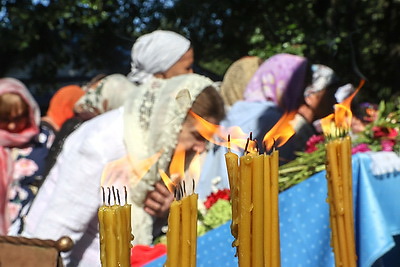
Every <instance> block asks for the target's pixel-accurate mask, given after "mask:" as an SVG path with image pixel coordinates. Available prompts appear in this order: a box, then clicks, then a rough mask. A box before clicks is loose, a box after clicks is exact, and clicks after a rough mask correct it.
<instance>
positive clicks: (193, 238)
mask: <svg viewBox="0 0 400 267" xmlns="http://www.w3.org/2000/svg"><path fill="white" fill-rule="evenodd" d="M198 198H199V195H198V194H191V195H190V196H189V200H190V215H191V217H190V219H191V222H190V228H191V229H190V230H191V235H190V266H192V267H194V266H196V255H197V200H198Z"/></svg>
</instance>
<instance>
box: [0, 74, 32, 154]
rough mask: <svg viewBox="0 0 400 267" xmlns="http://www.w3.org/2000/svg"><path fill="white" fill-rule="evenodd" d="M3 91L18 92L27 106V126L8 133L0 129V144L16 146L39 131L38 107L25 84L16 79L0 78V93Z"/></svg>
mask: <svg viewBox="0 0 400 267" xmlns="http://www.w3.org/2000/svg"><path fill="white" fill-rule="evenodd" d="M5 93H13V94H18V95H19V96H21V97H22V99H23V100H24V101H25V103H26V104H27V105H28V108H29V124H28V125H29V126H28V128H26V129H24V130H23V131H22V132H20V133H10V132H8V131H6V130H0V146H5V147H18V146H22V145H24V144H26V143H28V142H29V141H30V140H31V139H32V137H33V136H35V135H36V134H38V133H39V123H40V109H39V106H38V104H37V103H36V101H35V99H34V98H33V96H32V95H31V94H30V93H29V91H28V89H27V88H26V86H25V85H24V84H23V83H22V82H20V81H19V80H17V79H14V78H3V79H0V95H2V94H5Z"/></svg>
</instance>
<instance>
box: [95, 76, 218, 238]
mask: <svg viewBox="0 0 400 267" xmlns="http://www.w3.org/2000/svg"><path fill="white" fill-rule="evenodd" d="M212 84H213V82H212V81H211V80H210V79H208V78H206V77H204V76H201V75H198V74H185V75H180V76H176V77H173V78H171V79H165V80H164V79H154V80H151V81H150V82H148V83H145V84H144V85H143V86H142V87H139V88H138V90H137V91H136V92H135V97H132V98H129V99H128V100H127V102H125V105H124V142H125V145H126V147H127V151H128V156H127V157H125V158H122V159H119V160H117V161H114V162H111V163H109V164H107V166H106V167H105V170H104V172H103V178H104V181H110V180H112V179H113V178H112V177H115V176H117V177H118V179H117V180H119V181H121V180H125V181H126V180H129V182H130V185H129V187H130V194H129V195H130V198H131V203H132V218H133V219H132V231H133V234H134V236H135V240H134V241H133V242H134V243H136V244H150V243H151V242H152V238H153V237H152V226H153V220H152V218H151V216H150V215H149V214H147V213H146V212H145V211H144V210H143V201H144V199H145V197H146V194H147V192H149V191H151V190H153V189H154V187H153V185H154V184H155V183H156V182H157V181H159V180H160V177H159V174H158V170H159V169H161V170H164V171H166V172H167V168H168V167H169V164H170V161H171V158H172V154H173V152H174V150H175V147H176V145H177V142H178V135H179V132H180V131H181V129H182V124H183V122H184V120H185V118H186V115H187V113H188V110H189V108H190V107H191V106H192V104H193V102H194V100H195V99H196V98H197V96H198V95H199V94H200V93H201V92H202V91H203V89H205V88H206V87H208V86H210V85H212ZM155 155H158V158H157V162H156V163H155V164H154V165H153V166H152V167H151V169H150V170H149V171H148V172H147V173H146V174H144V176H143V177H141V179H140V181H139V182H138V178H140V177H138V172H140V171H138V170H137V166H139V165H140V163H139V162H140V161H143V160H146V159H150V158H151V157H154V156H155ZM127 166H128V167H127ZM129 166H130V167H129Z"/></svg>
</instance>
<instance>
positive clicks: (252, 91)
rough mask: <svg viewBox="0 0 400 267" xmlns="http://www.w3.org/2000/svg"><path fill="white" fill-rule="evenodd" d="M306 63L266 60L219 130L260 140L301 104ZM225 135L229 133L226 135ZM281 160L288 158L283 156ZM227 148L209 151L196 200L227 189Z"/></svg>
mask: <svg viewBox="0 0 400 267" xmlns="http://www.w3.org/2000/svg"><path fill="white" fill-rule="evenodd" d="M307 74H308V61H307V59H306V58H304V57H300V56H295V55H290V54H277V55H274V56H272V57H271V58H269V59H268V60H266V61H265V62H264V63H263V64H261V66H260V67H259V68H258V70H257V71H256V72H255V74H254V75H253V77H252V78H251V80H250V82H249V83H248V85H247V87H246V89H245V91H244V94H243V100H242V101H237V102H236V103H235V104H234V105H233V106H232V107H231V109H230V110H229V112H228V114H227V117H226V119H224V120H223V121H222V122H221V126H223V127H224V128H227V129H228V128H229V127H231V126H239V127H240V128H241V129H242V130H243V132H244V133H250V132H252V133H253V137H256V138H257V140H262V138H263V137H264V135H265V133H267V132H268V130H269V129H271V128H272V126H273V125H274V124H275V123H276V122H277V121H278V120H279V118H280V117H281V116H282V114H283V112H284V111H289V110H295V109H297V108H298V107H299V106H300V104H301V103H302V99H303V93H304V88H305V87H306V84H307V81H308V78H307ZM227 134H228V133H227ZM282 152H283V151H281V156H286V155H290V154H291V153H290V151H289V152H288V153H286V154H285V153H282ZM225 153H226V148H224V147H220V146H214V148H213V149H210V150H209V152H208V154H207V156H206V159H205V163H204V167H203V170H202V173H201V176H200V181H202V182H201V184H200V185H199V187H198V192H199V197H200V198H203V199H205V198H206V197H207V195H208V194H209V193H210V192H212V191H213V190H214V189H216V188H229V184H228V177H227V171H226V166H225V161H224V154H225Z"/></svg>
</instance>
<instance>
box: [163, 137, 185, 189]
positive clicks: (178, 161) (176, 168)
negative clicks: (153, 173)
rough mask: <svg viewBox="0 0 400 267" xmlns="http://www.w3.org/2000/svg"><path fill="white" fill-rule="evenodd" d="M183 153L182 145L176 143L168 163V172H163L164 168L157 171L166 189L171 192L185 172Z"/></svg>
mask: <svg viewBox="0 0 400 267" xmlns="http://www.w3.org/2000/svg"><path fill="white" fill-rule="evenodd" d="M185 155H186V152H185V150H184V148H183V147H182V145H180V144H178V145H177V147H176V149H175V152H174V155H173V156H172V159H171V163H170V165H169V174H170V176H168V174H166V173H165V171H164V170H161V169H159V170H158V173H159V174H160V176H161V179H162V180H163V182H164V184H165V186H166V187H167V188H168V190H169V191H170V192H171V193H173V192H174V190H175V187H176V185H177V184H178V183H179V182H180V181H181V180H182V179H183V177H184V174H185Z"/></svg>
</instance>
